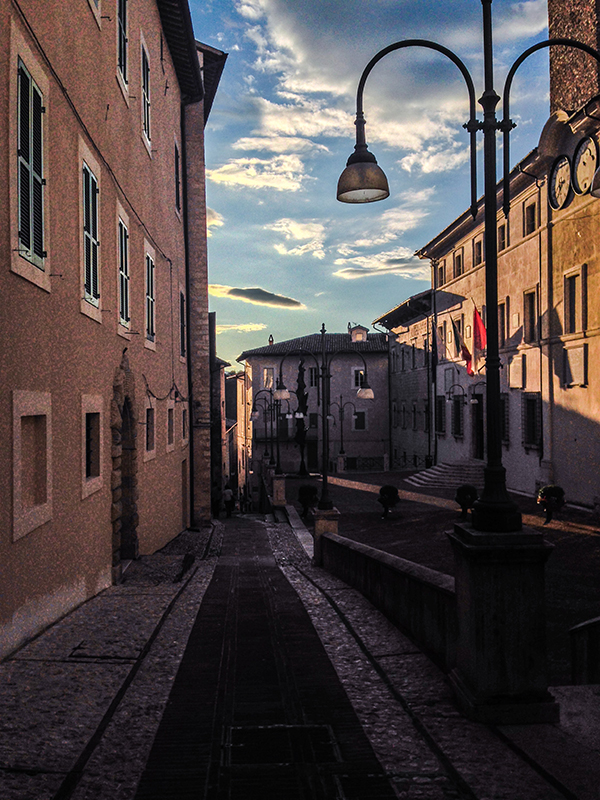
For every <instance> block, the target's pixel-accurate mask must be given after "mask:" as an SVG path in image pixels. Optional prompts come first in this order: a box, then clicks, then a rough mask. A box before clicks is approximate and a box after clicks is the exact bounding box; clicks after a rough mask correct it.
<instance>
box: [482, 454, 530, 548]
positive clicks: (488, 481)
mask: <svg viewBox="0 0 600 800" xmlns="http://www.w3.org/2000/svg"><path fill="white" fill-rule="evenodd" d="M483 473H484V476H485V477H484V481H485V482H484V488H483V492H482V495H481V497H480V498H479V500H477V501H476V502H475V504H474V506H473V513H472V516H471V522H472V524H473V527H474V528H475V530H477V531H487V532H488V533H515V532H517V531H520V530H521V528H522V527H523V524H522V521H521V512H520V511H519V508H518V506H517V505H516V503H514V502H513V501H512V500H511V499H510V497H509V495H508V492H507V491H506V470H505V469H504V467H502V466H499V467H485V469H484V471H483Z"/></svg>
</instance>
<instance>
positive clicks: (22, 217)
mask: <svg viewBox="0 0 600 800" xmlns="http://www.w3.org/2000/svg"><path fill="white" fill-rule="evenodd" d="M30 87H31V82H30V80H29V75H28V74H27V72H25V70H24V69H23V67H19V108H18V117H19V239H20V240H21V242H22V244H23V247H25V248H26V249H27V250H29V249H30V247H31V173H30V170H31V165H30V156H31V148H30V142H29V130H30V118H31V117H30V109H29V96H30Z"/></svg>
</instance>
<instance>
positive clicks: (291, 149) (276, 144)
mask: <svg viewBox="0 0 600 800" xmlns="http://www.w3.org/2000/svg"><path fill="white" fill-rule="evenodd" d="M233 149H234V150H269V151H271V152H272V153H303V152H306V153H316V152H320V153H328V152H329V148H328V147H326V146H325V145H324V144H317V142H313V141H311V140H310V139H302V138H300V137H299V136H244V137H242V138H241V139H238V140H237V142H235V144H234V145H233Z"/></svg>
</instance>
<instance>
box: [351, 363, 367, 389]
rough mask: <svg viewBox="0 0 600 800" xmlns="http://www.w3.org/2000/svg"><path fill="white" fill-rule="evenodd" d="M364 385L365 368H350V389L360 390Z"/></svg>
mask: <svg viewBox="0 0 600 800" xmlns="http://www.w3.org/2000/svg"><path fill="white" fill-rule="evenodd" d="M364 385H365V368H364V367H352V388H353V389H362V387H363V386H364Z"/></svg>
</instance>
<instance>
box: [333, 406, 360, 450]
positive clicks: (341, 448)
mask: <svg viewBox="0 0 600 800" xmlns="http://www.w3.org/2000/svg"><path fill="white" fill-rule="evenodd" d="M330 405H332V406H337V407H338V412H339V415H340V455H341V456H344V455H346V451H345V450H344V416H345V412H344V408H345V407H346V406H352V408H353V409H354V414H353V415H352V416H353V417H354V419H356V406H355V405H354V403H353V402H352V401H351V400H346V402H345V403H344V398H343V396H342V395H340V402H339V403H337V402H336V401H335V400H334V401H333V402H332V403H331V404H330Z"/></svg>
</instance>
